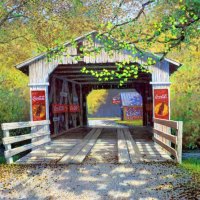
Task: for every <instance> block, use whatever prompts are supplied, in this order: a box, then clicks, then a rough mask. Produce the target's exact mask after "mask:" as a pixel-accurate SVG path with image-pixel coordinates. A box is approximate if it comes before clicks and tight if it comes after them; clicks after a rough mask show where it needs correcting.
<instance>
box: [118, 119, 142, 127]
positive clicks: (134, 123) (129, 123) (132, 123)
mask: <svg viewBox="0 0 200 200" xmlns="http://www.w3.org/2000/svg"><path fill="white" fill-rule="evenodd" d="M115 122H116V123H117V124H122V125H127V126H142V125H143V121H142V120H140V119H139V120H131V121H126V120H116V121H115Z"/></svg>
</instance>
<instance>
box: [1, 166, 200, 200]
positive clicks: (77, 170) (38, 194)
mask: <svg viewBox="0 0 200 200" xmlns="http://www.w3.org/2000/svg"><path fill="white" fill-rule="evenodd" d="M20 169H21V168H20ZM0 170H3V168H0ZM11 171H12V170H11ZM10 173H13V174H12V175H11V174H10V175H11V177H10V178H11V179H10V180H9V181H8V179H6V178H5V177H4V176H3V177H4V178H3V179H2V180H1V182H0V199H24V200H25V199H31V200H34V199H45V200H47V199H49V200H50V199H51V200H54V199H56V200H57V199H65V200H68V199H69V200H76V199H77V200H84V199H86V200H93V199H94V200H98V199H102V200H107V199H123V200H125V199H133V200H150V199H156V200H157V199H158V200H165V199H173V200H174V199H200V191H199V193H198V192H196V193H194V192H191V191H189V190H188V189H187V187H186V186H185V185H187V183H190V182H191V177H190V176H189V175H188V174H187V173H186V172H184V171H183V170H181V169H179V168H177V167H176V166H174V165H172V164H167V163H165V164H161V163H154V164H153V163H151V164H150V163H149V164H147V163H138V164H128V165H117V164H83V165H68V166H24V170H18V171H17V172H14V171H12V172H10ZM198 195H199V196H198Z"/></svg>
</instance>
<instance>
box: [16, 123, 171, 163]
mask: <svg viewBox="0 0 200 200" xmlns="http://www.w3.org/2000/svg"><path fill="white" fill-rule="evenodd" d="M135 129H136V131H135V132H136V133H137V138H136V139H135V138H134V135H133V134H134V133H133V131H132V130H130V129H127V128H120V129H119V128H114V129H113V132H112V133H111V129H106V128H104V129H103V135H104V137H103V138H102V139H101V138H99V137H100V135H102V134H101V132H102V129H100V128H94V129H89V130H88V129H87V131H85V130H86V129H85V130H83V128H81V129H80V132H78V131H77V132H76V133H73V132H72V133H71V135H69V136H68V135H66V136H65V137H63V136H62V137H58V138H55V139H53V140H52V141H51V143H50V144H48V145H44V146H42V147H40V148H38V149H35V150H33V151H32V152H31V153H29V154H27V155H26V156H24V157H22V158H21V159H19V160H18V161H17V162H16V163H19V164H41V163H47V164H48V163H58V164H69V163H82V162H85V158H86V157H87V156H88V155H89V154H91V152H92V154H93V155H94V154H98V153H99V151H100V150H101V151H107V155H106V157H108V158H109V155H110V157H113V155H114V154H116V156H117V154H118V160H117V157H116V161H117V162H118V163H123V164H125V163H138V162H141V161H147V162H151V161H157V162H159V161H167V160H171V158H170V156H169V155H168V154H166V152H165V151H163V150H162V148H161V147H160V146H159V145H156V144H155V143H154V142H153V141H152V140H146V139H145V138H142V137H141V138H140V139H138V135H139V132H141V135H143V134H144V133H142V128H141V127H140V128H139V129H137V128H135ZM83 131H85V133H84V134H83ZM137 131H138V132H137ZM145 131H146V129H145ZM67 134H68V133H67ZM145 134H146V133H145ZM72 136H73V137H72ZM114 146H116V150H115V151H116V153H113V152H112V151H114V149H115V148H114ZM105 148H106V150H104V149H105ZM104 153H105V152H104ZM92 154H91V155H92ZM112 154H113V155H112ZM98 156H99V155H98ZM101 160H102V159H101ZM108 160H109V159H103V160H102V161H103V162H107V161H108ZM102 161H101V162H102ZM95 162H96V163H98V159H96V161H95ZM99 162H100V161H99ZM108 162H109V161H108Z"/></svg>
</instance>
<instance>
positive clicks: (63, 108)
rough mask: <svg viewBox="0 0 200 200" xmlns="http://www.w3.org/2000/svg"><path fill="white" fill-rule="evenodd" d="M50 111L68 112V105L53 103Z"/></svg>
mask: <svg viewBox="0 0 200 200" xmlns="http://www.w3.org/2000/svg"><path fill="white" fill-rule="evenodd" d="M52 112H53V113H64V112H68V105H67V104H53V105H52Z"/></svg>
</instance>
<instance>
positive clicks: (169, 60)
mask: <svg viewBox="0 0 200 200" xmlns="http://www.w3.org/2000/svg"><path fill="white" fill-rule="evenodd" d="M97 33H98V32H97V31H95V30H93V31H91V32H89V33H87V34H85V35H82V36H80V37H77V38H76V39H75V40H74V41H76V42H78V41H80V40H83V39H84V38H86V37H87V36H89V35H92V34H97ZM70 44H71V42H70V41H68V42H66V43H64V44H63V45H64V46H69V45H70ZM55 49H56V48H55ZM145 54H146V55H150V56H152V57H154V58H156V59H159V58H160V57H161V56H160V55H155V54H152V53H151V52H145ZM46 56H47V53H42V54H40V55H38V56H35V57H32V58H30V59H27V60H25V61H23V62H21V63H19V64H17V65H16V68H18V69H20V68H22V67H26V66H29V65H30V64H31V63H33V62H35V61H38V60H40V59H43V58H45V57H46ZM164 60H165V61H167V62H169V63H172V64H173V65H175V66H177V67H179V66H180V65H181V63H178V62H176V61H174V60H171V59H169V58H164Z"/></svg>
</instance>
